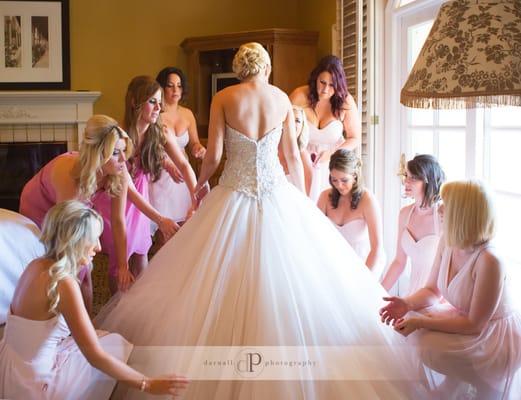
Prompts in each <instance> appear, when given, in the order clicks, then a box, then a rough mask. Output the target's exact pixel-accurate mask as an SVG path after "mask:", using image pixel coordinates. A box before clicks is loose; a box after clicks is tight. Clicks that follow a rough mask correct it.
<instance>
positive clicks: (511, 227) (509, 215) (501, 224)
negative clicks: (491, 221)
mask: <svg viewBox="0 0 521 400" xmlns="http://www.w3.org/2000/svg"><path fill="white" fill-rule="evenodd" d="M494 200H495V206H496V213H497V222H498V226H497V235H496V243H495V245H496V246H497V248H498V250H500V253H501V255H503V256H505V257H508V258H510V259H511V260H513V261H515V262H517V263H521V252H520V251H519V227H520V226H521V213H520V212H519V205H520V204H521V197H519V196H512V195H504V194H500V193H496V195H495V198H494Z"/></svg>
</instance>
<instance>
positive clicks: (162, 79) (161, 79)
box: [156, 67, 188, 100]
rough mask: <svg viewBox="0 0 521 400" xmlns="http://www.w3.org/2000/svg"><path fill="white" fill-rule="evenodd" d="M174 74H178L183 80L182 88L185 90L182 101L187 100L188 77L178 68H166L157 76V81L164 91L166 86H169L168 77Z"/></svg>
mask: <svg viewBox="0 0 521 400" xmlns="http://www.w3.org/2000/svg"><path fill="white" fill-rule="evenodd" d="M172 74H176V75H177V76H178V77H179V79H180V80H181V88H182V89H183V93H182V95H181V100H184V99H185V98H186V95H187V94H188V81H187V79H186V75H185V74H184V72H183V71H181V70H180V69H179V68H177V67H165V68H163V69H162V70H161V71H159V73H158V74H157V76H156V81H157V83H159V85H161V87H162V88H163V90H165V88H166V85H167V84H168V77H169V76H170V75H172Z"/></svg>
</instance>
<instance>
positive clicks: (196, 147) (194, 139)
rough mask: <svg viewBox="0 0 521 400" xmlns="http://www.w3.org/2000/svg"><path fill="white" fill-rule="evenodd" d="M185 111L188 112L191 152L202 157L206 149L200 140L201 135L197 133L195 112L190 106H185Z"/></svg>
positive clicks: (194, 155) (197, 156) (196, 156)
mask: <svg viewBox="0 0 521 400" xmlns="http://www.w3.org/2000/svg"><path fill="white" fill-rule="evenodd" d="M183 111H184V112H185V114H186V118H187V119H188V121H189V124H188V137H189V138H190V139H189V141H188V146H189V147H190V154H192V156H193V157H195V158H199V159H202V158H203V157H204V155H205V154H206V149H205V148H204V146H203V145H202V144H201V142H200V141H199V135H198V133H197V123H196V121H195V117H194V113H193V112H192V111H191V110H189V109H188V108H184V107H183Z"/></svg>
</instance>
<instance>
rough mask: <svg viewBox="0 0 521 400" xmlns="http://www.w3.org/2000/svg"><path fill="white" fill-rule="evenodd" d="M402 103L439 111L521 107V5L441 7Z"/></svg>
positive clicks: (517, 0)
mask: <svg viewBox="0 0 521 400" xmlns="http://www.w3.org/2000/svg"><path fill="white" fill-rule="evenodd" d="M400 102H401V103H402V104H403V105H405V106H408V107H415V108H435V109H448V108H475V107H487V106H503V105H504V106H521V0H453V1H449V2H447V3H445V4H443V5H442V7H441V8H440V11H439V13H438V16H437V17H436V20H435V21H434V24H433V26H432V29H431V31H430V33H429V36H428V37H427V40H426V41H425V44H424V45H423V47H422V49H421V51H420V54H419V56H418V59H417V60H416V63H415V64H414V67H413V68H412V70H411V72H410V74H409V77H408V78H407V82H406V83H405V86H404V87H403V89H402V92H401V96H400Z"/></svg>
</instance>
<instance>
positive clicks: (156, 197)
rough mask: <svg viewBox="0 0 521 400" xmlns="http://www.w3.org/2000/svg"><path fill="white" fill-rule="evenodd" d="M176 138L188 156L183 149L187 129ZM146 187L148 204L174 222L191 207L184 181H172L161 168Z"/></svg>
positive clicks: (186, 139)
mask: <svg viewBox="0 0 521 400" xmlns="http://www.w3.org/2000/svg"><path fill="white" fill-rule="evenodd" d="M176 140H177V144H178V145H179V147H180V148H182V149H183V152H184V153H185V156H186V157H187V158H188V156H187V155H186V152H185V150H184V149H185V147H186V146H187V145H188V140H189V137H188V131H186V132H185V133H183V134H182V135H180V136H176ZM148 188H149V190H148V193H149V196H150V204H152V205H153V206H154V208H155V209H156V210H157V211H159V212H160V213H161V215H164V216H165V217H168V218H171V219H173V220H174V221H176V222H180V221H184V220H185V219H186V214H187V213H188V210H189V209H190V207H192V198H191V196H190V191H189V190H188V186H186V183H185V182H179V183H177V182H174V180H173V179H172V177H171V176H170V174H169V173H168V172H167V171H166V170H164V169H163V170H162V171H161V176H160V177H159V180H157V181H155V182H150V183H149V185H148ZM151 228H152V230H153V231H155V230H156V229H157V225H156V224H155V223H152V225H151Z"/></svg>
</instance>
